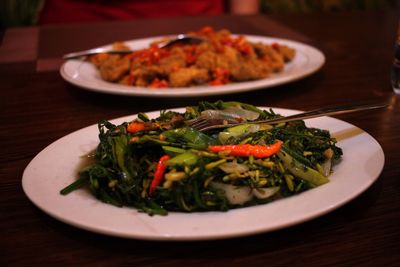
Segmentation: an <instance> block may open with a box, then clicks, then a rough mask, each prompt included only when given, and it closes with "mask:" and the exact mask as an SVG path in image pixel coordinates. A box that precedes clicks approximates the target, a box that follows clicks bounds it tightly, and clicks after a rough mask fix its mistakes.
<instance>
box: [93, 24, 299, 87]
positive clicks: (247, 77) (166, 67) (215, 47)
mask: <svg viewBox="0 0 400 267" xmlns="http://www.w3.org/2000/svg"><path fill="white" fill-rule="evenodd" d="M189 34H190V35H193V36H198V37H201V38H202V39H203V40H204V41H203V42H201V43H200V44H182V43H178V44H175V45H173V46H172V47H160V42H157V43H153V44H151V45H150V47H149V48H146V49H141V50H138V51H135V52H133V53H131V54H128V55H115V54H114V55H112V54H98V55H94V56H91V57H89V59H88V61H89V62H91V63H93V64H94V65H95V66H96V67H97V68H98V70H99V72H100V76H101V78H102V79H103V80H105V81H109V82H113V83H120V84H124V85H130V86H140V87H149V88H164V87H176V88H179V87H190V86H197V85H223V84H228V83H234V82H243V81H251V80H258V79H264V78H267V77H268V76H269V75H270V74H271V73H277V72H282V71H283V70H284V67H285V64H286V63H288V62H290V61H291V60H292V59H293V58H294V57H295V54H296V51H295V50H294V49H293V48H290V47H288V46H286V45H283V44H278V43H272V44H264V43H252V42H250V41H248V40H247V38H246V37H245V36H240V35H239V36H234V35H232V34H231V33H230V32H229V31H228V30H225V29H223V30H220V31H214V29H213V28H211V27H203V28H202V29H200V30H199V31H195V32H190V33H189ZM114 48H115V49H119V50H121V49H128V47H127V46H126V45H125V44H123V43H121V42H118V43H115V44H114Z"/></svg>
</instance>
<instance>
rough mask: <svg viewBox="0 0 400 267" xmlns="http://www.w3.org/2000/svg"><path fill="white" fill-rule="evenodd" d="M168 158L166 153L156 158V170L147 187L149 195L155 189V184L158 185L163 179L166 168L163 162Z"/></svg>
mask: <svg viewBox="0 0 400 267" xmlns="http://www.w3.org/2000/svg"><path fill="white" fill-rule="evenodd" d="M169 159H170V157H169V156H168V155H164V156H162V157H161V158H160V159H159V160H158V163H157V166H156V171H155V172H154V177H153V180H152V181H151V185H150V188H149V196H152V195H153V194H154V191H155V190H156V188H157V186H159V185H160V184H161V182H162V181H163V179H164V173H165V170H166V169H167V166H166V165H164V162H165V161H167V160H169Z"/></svg>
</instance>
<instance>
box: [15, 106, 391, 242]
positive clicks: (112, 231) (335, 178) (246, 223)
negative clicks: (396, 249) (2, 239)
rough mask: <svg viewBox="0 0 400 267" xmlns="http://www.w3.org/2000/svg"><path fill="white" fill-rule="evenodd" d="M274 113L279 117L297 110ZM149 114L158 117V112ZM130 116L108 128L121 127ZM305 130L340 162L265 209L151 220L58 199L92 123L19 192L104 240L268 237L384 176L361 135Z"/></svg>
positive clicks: (54, 149) (340, 129) (41, 159)
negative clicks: (328, 137) (335, 150)
mask: <svg viewBox="0 0 400 267" xmlns="http://www.w3.org/2000/svg"><path fill="white" fill-rule="evenodd" d="M274 110H275V111H276V112H277V113H280V114H283V115H290V114H294V113H297V112H298V111H294V110H287V109H278V108H276V109H274ZM179 111H183V109H180V110H179ZM148 114H149V115H150V116H152V117H157V116H159V112H152V113H148ZM133 117H134V116H128V117H123V118H119V119H116V120H113V122H114V123H122V122H123V121H129V120H131V119H132V118H133ZM307 125H308V126H313V127H318V128H322V129H327V130H329V131H330V132H331V133H332V134H333V136H334V137H336V138H337V139H338V141H339V142H338V145H339V146H340V147H341V148H342V149H343V153H344V156H343V160H342V161H341V163H340V164H339V165H336V167H335V169H334V173H333V174H332V175H331V176H330V182H329V183H327V184H325V185H323V186H320V187H317V188H315V189H312V190H309V191H307V192H304V193H302V194H299V195H296V196H292V197H289V198H285V199H282V200H278V201H275V202H272V203H269V204H265V205H260V206H255V207H248V208H241V209H235V210H230V211H228V212H203V213H177V212H170V213H169V214H168V216H149V215H147V214H145V213H140V212H138V211H137V210H136V209H134V208H128V207H124V208H117V207H114V206H112V205H108V204H104V203H102V202H100V201H98V200H96V199H95V198H94V197H93V196H92V195H91V194H90V193H89V192H88V191H87V190H77V191H74V192H72V193H70V194H69V195H67V196H62V195H60V194H59V191H60V189H62V188H64V187H65V186H67V185H68V184H70V183H71V182H73V181H74V180H75V179H76V173H77V170H78V168H79V164H80V159H79V156H81V155H84V154H86V153H88V152H89V151H91V150H93V149H94V148H95V147H96V145H97V143H98V140H97V136H98V129H97V125H93V126H89V127H86V128H83V129H81V130H79V131H76V132H73V133H71V134H69V135H67V136H65V137H63V138H61V139H59V140H58V141H56V142H54V143H52V144H51V145H49V146H48V147H46V148H45V149H44V150H43V151H41V152H40V153H39V154H38V155H37V156H36V157H35V158H34V159H33V160H32V161H31V162H30V163H29V165H28V166H27V167H26V169H25V172H24V174H23V178H22V186H23V189H24V191H25V193H26V195H27V196H28V197H29V199H30V200H31V201H32V202H33V203H34V204H35V205H36V206H37V207H39V208H40V209H42V210H43V211H44V212H46V213H47V214H49V215H50V216H53V217H54V218H56V219H59V220H60V221H63V222H65V223H67V224H70V225H74V226H76V227H79V228H82V229H86V230H89V231H93V232H97V233H102V234H106V235H112V236H119V237H126V238H136V239H148V240H207V239H222V238H230V237H237V236H244V235H250V234H257V233H263V232H268V231H272V230H276V229H280V228H284V227H288V226H291V225H294V224H298V223H301V222H304V221H307V220H310V219H313V218H315V217H318V216H321V215H323V214H325V213H327V212H330V211H332V210H334V209H336V208H338V207H340V206H342V205H344V204H345V203H347V202H349V201H350V200H352V199H353V198H355V197H357V196H358V195H359V194H361V193H362V192H363V191H365V190H366V189H367V188H368V187H369V186H370V185H371V184H372V183H373V182H374V181H375V180H376V179H377V178H378V177H379V175H380V173H381V171H382V168H383V165H384V153H383V151H382V148H381V147H380V145H379V144H378V143H377V141H376V140H375V139H374V138H372V137H371V136H370V135H369V134H367V133H366V132H364V131H363V130H361V129H359V128H357V127H355V126H353V125H351V124H349V123H346V122H344V121H341V120H338V119H334V118H330V117H321V118H316V119H310V120H308V121H307Z"/></svg>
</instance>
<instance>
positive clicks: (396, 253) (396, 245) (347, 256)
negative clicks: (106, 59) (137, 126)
mask: <svg viewBox="0 0 400 267" xmlns="http://www.w3.org/2000/svg"><path fill="white" fill-rule="evenodd" d="M398 18H399V17H398V13H397V12H396V11H387V12H372V11H371V12H369V11H368V12H352V13H336V14H310V15H274V16H270V17H264V16H248V17H234V16H221V17H192V18H182V19H160V20H138V21H131V22H113V23H103V24H85V25H58V26H46V27H31V28H14V29H9V30H7V31H3V32H2V35H1V42H0V88H1V90H0V101H1V102H0V103H1V113H0V118H1V120H0V121H1V123H0V128H1V131H0V148H1V150H2V151H1V153H0V174H1V179H0V203H1V204H0V207H1V209H0V210H1V218H0V228H1V233H2V234H1V238H0V264H1V265H3V266H17V265H18V266H31V265H49V266H55V265H71V266H78V265H100V266H108V265H121V266H124V265H128V264H130V266H176V265H180V266H190V265H193V266H194V265H201V266H289V265H291V266H399V264H400V193H399V190H400V175H399V174H400V171H399V169H400V168H399V166H400V103H399V97H396V96H394V95H393V94H392V89H391V86H390V82H389V77H390V75H389V70H390V66H391V62H392V53H393V41H394V38H395V32H396V25H397V21H398ZM203 25H211V26H214V27H215V28H221V27H226V28H229V29H230V30H231V31H232V32H238V33H246V34H256V35H271V36H275V37H283V38H289V39H292V40H297V41H301V42H305V43H308V44H311V45H313V46H316V47H318V48H319V49H320V50H322V51H323V53H324V54H325V55H326V59H327V61H326V64H325V66H324V67H323V68H322V69H321V70H320V71H319V72H318V73H316V74H314V75H312V76H310V77H308V78H306V79H303V80H299V81H296V82H293V83H290V84H287V85H283V86H279V87H276V88H274V89H268V90H259V91H253V92H247V93H240V94H232V95H226V96H218V97H207V98H202V97H199V98H175V99H153V98H139V97H122V96H114V95H105V94H97V93H93V92H88V91H84V90H81V89H79V88H77V87H75V86H72V85H70V84H68V83H67V82H65V81H64V80H63V79H62V78H61V76H60V75H59V72H58V68H59V66H60V63H61V60H60V56H61V55H63V54H64V53H66V52H71V51H74V50H81V49H86V48H90V47H95V46H98V45H103V44H107V43H110V42H112V41H115V40H126V39H134V38H140V37H149V36H154V35H162V34H173V33H180V32H185V31H188V30H193V29H197V28H200V27H201V26H203ZM217 99H223V100H239V101H242V102H249V103H252V104H254V105H260V106H275V107H283V108H292V109H304V110H307V109H313V108H317V107H320V106H325V105H335V104H340V103H343V104H344V103H353V102H358V101H374V100H376V101H388V102H389V103H390V106H389V108H388V109H385V110H377V111H373V112H366V113H359V114H353V115H341V116H338V118H340V119H343V120H346V121H347V122H349V123H352V124H354V125H356V126H358V127H360V128H362V129H364V130H365V131H367V132H368V133H369V134H371V135H372V136H373V137H374V138H375V139H376V140H377V141H378V142H379V143H380V145H381V146H382V148H383V150H384V152H385V166H384V169H383V171H382V173H381V175H380V177H379V179H378V180H377V182H375V183H374V184H373V185H372V186H371V187H370V188H369V189H368V190H367V191H366V192H364V193H363V194H361V195H360V196H359V197H357V198H356V199H354V200H352V201H351V202H350V203H348V204H346V205H344V206H343V207H340V208H339V209H337V210H335V211H333V212H331V213H329V214H327V215H324V216H322V217H319V218H316V219H313V220H311V221H308V222H305V223H302V224H299V225H296V226H293V227H290V228H286V229H282V230H278V231H275V232H270V233H265V234H259V235H255V236H248V237H242V238H234V239H229V240H218V241H202V242H150V241H140V240H130V239H122V238H116V237H110V236H103V235H100V234H95V233H91V232H88V231H85V230H81V229H77V228H75V227H72V226H69V225H67V224H64V223H62V222H60V221H58V220H56V219H53V218H52V217H50V216H48V215H47V214H45V213H43V212H42V211H41V210H39V209H38V208H36V207H35V206H34V205H33V204H32V203H31V202H30V201H29V200H28V198H27V197H26V196H25V195H24V193H23V190H22V187H21V178H22V173H23V171H24V168H25V167H26V166H27V164H28V163H29V162H30V160H31V159H32V158H33V157H34V156H35V155H36V154H37V153H39V152H40V151H41V150H42V149H44V148H45V147H46V146H47V145H49V144H50V143H52V142H53V141H55V140H57V139H59V138H61V137H62V136H64V135H66V134H68V133H70V132H72V131H75V130H78V129H80V128H82V127H85V126H88V125H91V124H95V123H96V122H98V121H99V120H101V119H104V118H108V119H111V118H115V117H120V116H124V115H128V114H134V113H136V112H138V111H145V112H146V111H151V110H158V109H164V108H172V107H178V106H185V105H189V104H190V105H191V104H196V103H197V102H198V101H200V100H209V101H213V100H217ZM60 157H62V155H60ZM349 178H351V177H349Z"/></svg>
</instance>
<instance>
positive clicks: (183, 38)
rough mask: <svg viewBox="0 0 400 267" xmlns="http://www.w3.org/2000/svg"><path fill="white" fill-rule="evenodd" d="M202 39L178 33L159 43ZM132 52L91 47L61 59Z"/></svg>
mask: <svg viewBox="0 0 400 267" xmlns="http://www.w3.org/2000/svg"><path fill="white" fill-rule="evenodd" d="M203 41H204V39H202V38H201V37H198V36H192V35H186V34H179V35H178V36H176V38H174V39H171V40H168V41H167V42H166V43H165V44H163V45H161V46H160V47H161V48H166V47H170V46H172V45H174V44H177V43H183V44H198V43H201V42H203ZM132 52H134V51H133V50H113V49H110V48H101V47H98V48H92V49H88V50H84V51H79V52H73V53H69V54H66V55H64V56H63V59H74V58H81V57H86V56H91V55H96V54H100V53H107V54H130V53H132Z"/></svg>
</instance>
